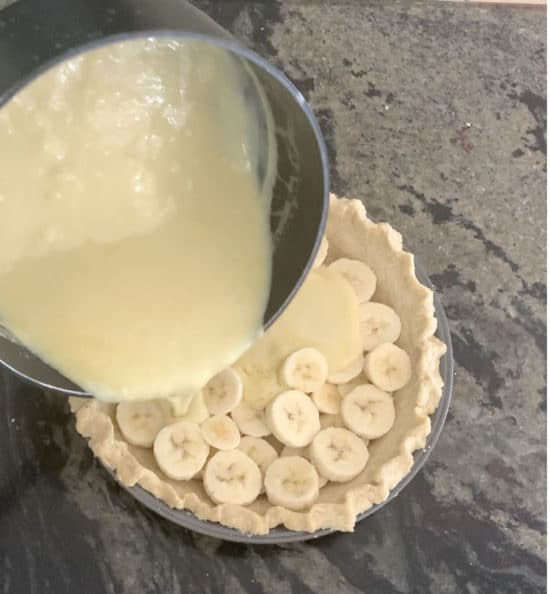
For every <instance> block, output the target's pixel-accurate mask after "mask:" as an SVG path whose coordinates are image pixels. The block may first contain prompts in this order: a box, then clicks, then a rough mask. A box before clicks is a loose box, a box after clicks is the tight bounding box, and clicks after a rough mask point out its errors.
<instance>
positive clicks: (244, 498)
mask: <svg viewBox="0 0 550 594" xmlns="http://www.w3.org/2000/svg"><path fill="white" fill-rule="evenodd" d="M203 484H204V488H205V490H206V492H207V494H208V496H209V497H210V499H212V501H214V503H232V504H234V505H248V504H249V503H252V502H253V501H254V500H255V499H256V498H257V497H258V495H259V494H260V490H261V488H262V473H261V471H260V469H259V467H258V465H257V464H256V463H255V462H253V460H252V459H251V458H250V457H249V456H247V455H246V454H245V453H244V452H242V451H241V450H228V451H226V452H218V453H217V454H215V455H214V456H212V458H211V459H210V460H209V461H208V464H207V465H206V468H205V470H204V477H203Z"/></svg>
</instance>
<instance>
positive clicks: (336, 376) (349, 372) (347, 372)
mask: <svg viewBox="0 0 550 594" xmlns="http://www.w3.org/2000/svg"><path fill="white" fill-rule="evenodd" d="M364 365H365V359H364V357H363V353H360V354H359V355H358V356H357V357H355V359H354V360H353V361H352V362H351V363H350V364H349V365H348V366H347V367H344V369H342V370H341V371H334V372H333V373H329V374H328V377H327V381H328V382H329V383H331V384H346V383H347V382H349V381H351V380H352V379H353V378H354V377H357V376H358V375H359V374H360V373H361V372H362V371H363V366H364Z"/></svg>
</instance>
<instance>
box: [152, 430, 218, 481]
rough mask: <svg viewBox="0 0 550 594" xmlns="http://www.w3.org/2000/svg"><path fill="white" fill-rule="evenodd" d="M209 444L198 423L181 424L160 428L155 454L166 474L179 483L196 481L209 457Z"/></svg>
mask: <svg viewBox="0 0 550 594" xmlns="http://www.w3.org/2000/svg"><path fill="white" fill-rule="evenodd" d="M209 449H210V448H209V447H208V444H207V443H206V441H204V439H203V437H202V434H201V430H200V428H199V426H198V425H197V424H196V423H189V422H188V421H178V422H177V423H172V425H167V426H166V427H164V428H163V429H161V430H160V431H159V433H158V435H157V436H156V438H155V442H154V443H153V454H154V456H155V460H156V461H157V464H158V465H159V468H160V469H161V470H162V472H164V474H165V475H166V476H167V477H169V478H171V479H174V480H176V481H187V480H190V479H192V478H193V476H195V475H196V474H197V472H199V470H200V469H201V468H202V467H203V466H204V463H205V462H206V459H207V458H208V451H209Z"/></svg>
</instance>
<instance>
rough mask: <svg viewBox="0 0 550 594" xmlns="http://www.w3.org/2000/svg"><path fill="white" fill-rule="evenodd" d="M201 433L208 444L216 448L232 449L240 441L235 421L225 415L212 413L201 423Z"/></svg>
mask: <svg viewBox="0 0 550 594" xmlns="http://www.w3.org/2000/svg"><path fill="white" fill-rule="evenodd" d="M201 433H202V436H203V437H204V440H205V441H206V443H207V444H208V445H211V446H212V447H213V448H216V449H218V450H233V449H234V448H236V447H237V446H238V445H239V442H240V441H241V434H240V433H239V429H238V427H237V425H236V424H235V421H233V419H231V418H230V417H228V416H227V415H214V416H213V417H210V418H208V419H206V421H204V422H203V423H202V425H201Z"/></svg>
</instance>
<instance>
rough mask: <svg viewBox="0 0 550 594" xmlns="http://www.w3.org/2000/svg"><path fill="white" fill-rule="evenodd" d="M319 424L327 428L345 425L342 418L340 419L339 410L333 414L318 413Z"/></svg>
mask: <svg viewBox="0 0 550 594" xmlns="http://www.w3.org/2000/svg"><path fill="white" fill-rule="evenodd" d="M319 424H320V425H321V429H327V428H328V427H345V425H344V419H342V415H341V414H340V412H338V413H337V414H335V415H329V414H322V415H319Z"/></svg>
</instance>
